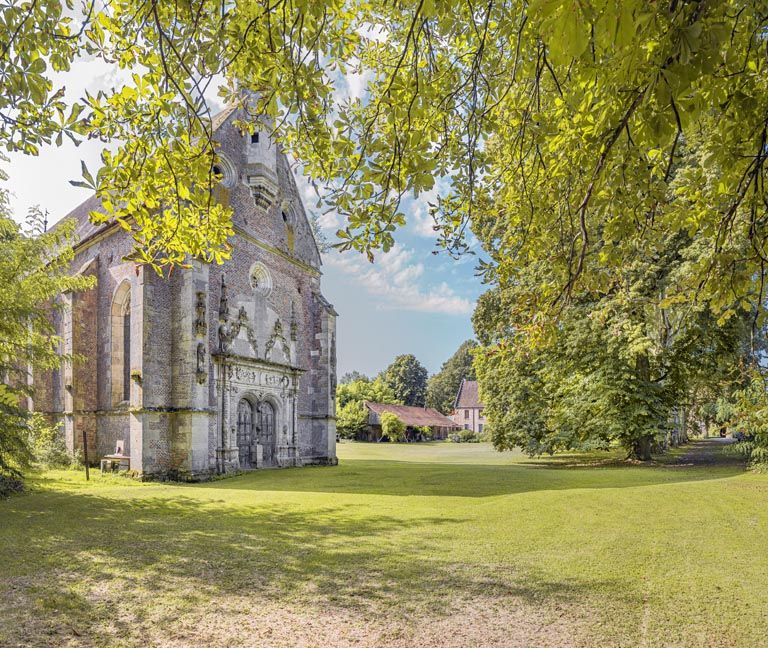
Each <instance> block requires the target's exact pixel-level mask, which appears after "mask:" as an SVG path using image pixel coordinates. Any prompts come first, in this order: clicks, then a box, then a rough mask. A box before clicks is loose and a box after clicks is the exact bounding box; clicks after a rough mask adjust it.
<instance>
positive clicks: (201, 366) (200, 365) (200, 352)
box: [196, 342, 208, 385]
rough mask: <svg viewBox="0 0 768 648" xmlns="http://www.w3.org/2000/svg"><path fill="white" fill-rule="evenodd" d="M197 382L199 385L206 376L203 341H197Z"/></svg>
mask: <svg viewBox="0 0 768 648" xmlns="http://www.w3.org/2000/svg"><path fill="white" fill-rule="evenodd" d="M196 373H197V382H199V383H200V384H201V385H202V384H203V383H204V382H205V380H206V378H208V363H207V362H206V352H205V343H203V342H198V343H197V372H196Z"/></svg>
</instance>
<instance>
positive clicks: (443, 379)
mask: <svg viewBox="0 0 768 648" xmlns="http://www.w3.org/2000/svg"><path fill="white" fill-rule="evenodd" d="M476 346H477V342H475V341H474V340H467V341H466V342H462V344H461V346H459V348H458V349H457V350H456V352H455V353H454V354H453V355H452V356H451V357H450V358H448V360H446V361H445V362H444V363H443V366H442V367H440V371H438V372H437V373H436V374H435V375H434V376H431V377H430V379H429V381H428V382H427V407H434V408H435V409H436V410H438V411H440V412H442V413H443V414H446V415H448V414H450V413H451V412H452V411H453V404H454V402H455V400H456V394H457V393H458V391H459V386H460V385H461V381H462V379H464V380H475V379H476V378H475V369H474V367H473V365H472V350H473V349H474V348H475V347H476Z"/></svg>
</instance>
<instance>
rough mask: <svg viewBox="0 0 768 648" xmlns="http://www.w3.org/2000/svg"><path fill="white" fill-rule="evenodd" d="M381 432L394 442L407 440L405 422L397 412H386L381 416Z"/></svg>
mask: <svg viewBox="0 0 768 648" xmlns="http://www.w3.org/2000/svg"><path fill="white" fill-rule="evenodd" d="M379 418H380V420H381V432H382V434H383V435H384V436H386V437H387V438H388V439H389V440H390V441H392V442H393V443H395V442H397V441H404V440H405V423H403V422H402V421H401V420H400V418H399V417H398V416H397V414H393V413H392V412H384V413H383V414H382V415H381V416H380V417H379Z"/></svg>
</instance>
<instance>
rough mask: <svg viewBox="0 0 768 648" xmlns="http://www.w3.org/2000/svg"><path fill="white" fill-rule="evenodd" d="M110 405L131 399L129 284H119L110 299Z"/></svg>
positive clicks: (125, 282)
mask: <svg viewBox="0 0 768 648" xmlns="http://www.w3.org/2000/svg"><path fill="white" fill-rule="evenodd" d="M111 320H112V321H111V324H112V326H111V330H112V371H111V372H110V373H111V378H112V405H119V404H121V403H127V402H129V401H130V400H131V286H130V284H129V283H128V282H127V281H124V282H123V283H121V284H120V286H119V287H118V289H117V291H116V292H115V296H114V298H113V299H112V312H111Z"/></svg>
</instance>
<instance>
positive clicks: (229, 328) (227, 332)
mask: <svg viewBox="0 0 768 648" xmlns="http://www.w3.org/2000/svg"><path fill="white" fill-rule="evenodd" d="M247 321H248V315H247V314H246V312H245V308H244V307H243V306H241V307H240V310H239V311H238V314H237V319H236V320H235V321H234V322H230V321H229V320H228V319H227V320H224V321H223V322H222V323H221V324H219V351H221V352H222V353H228V352H229V350H230V348H231V347H232V342H233V340H234V339H235V338H236V337H237V336H238V335H240V329H241V328H242V327H243V326H244V325H245V323H246V322H247Z"/></svg>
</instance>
